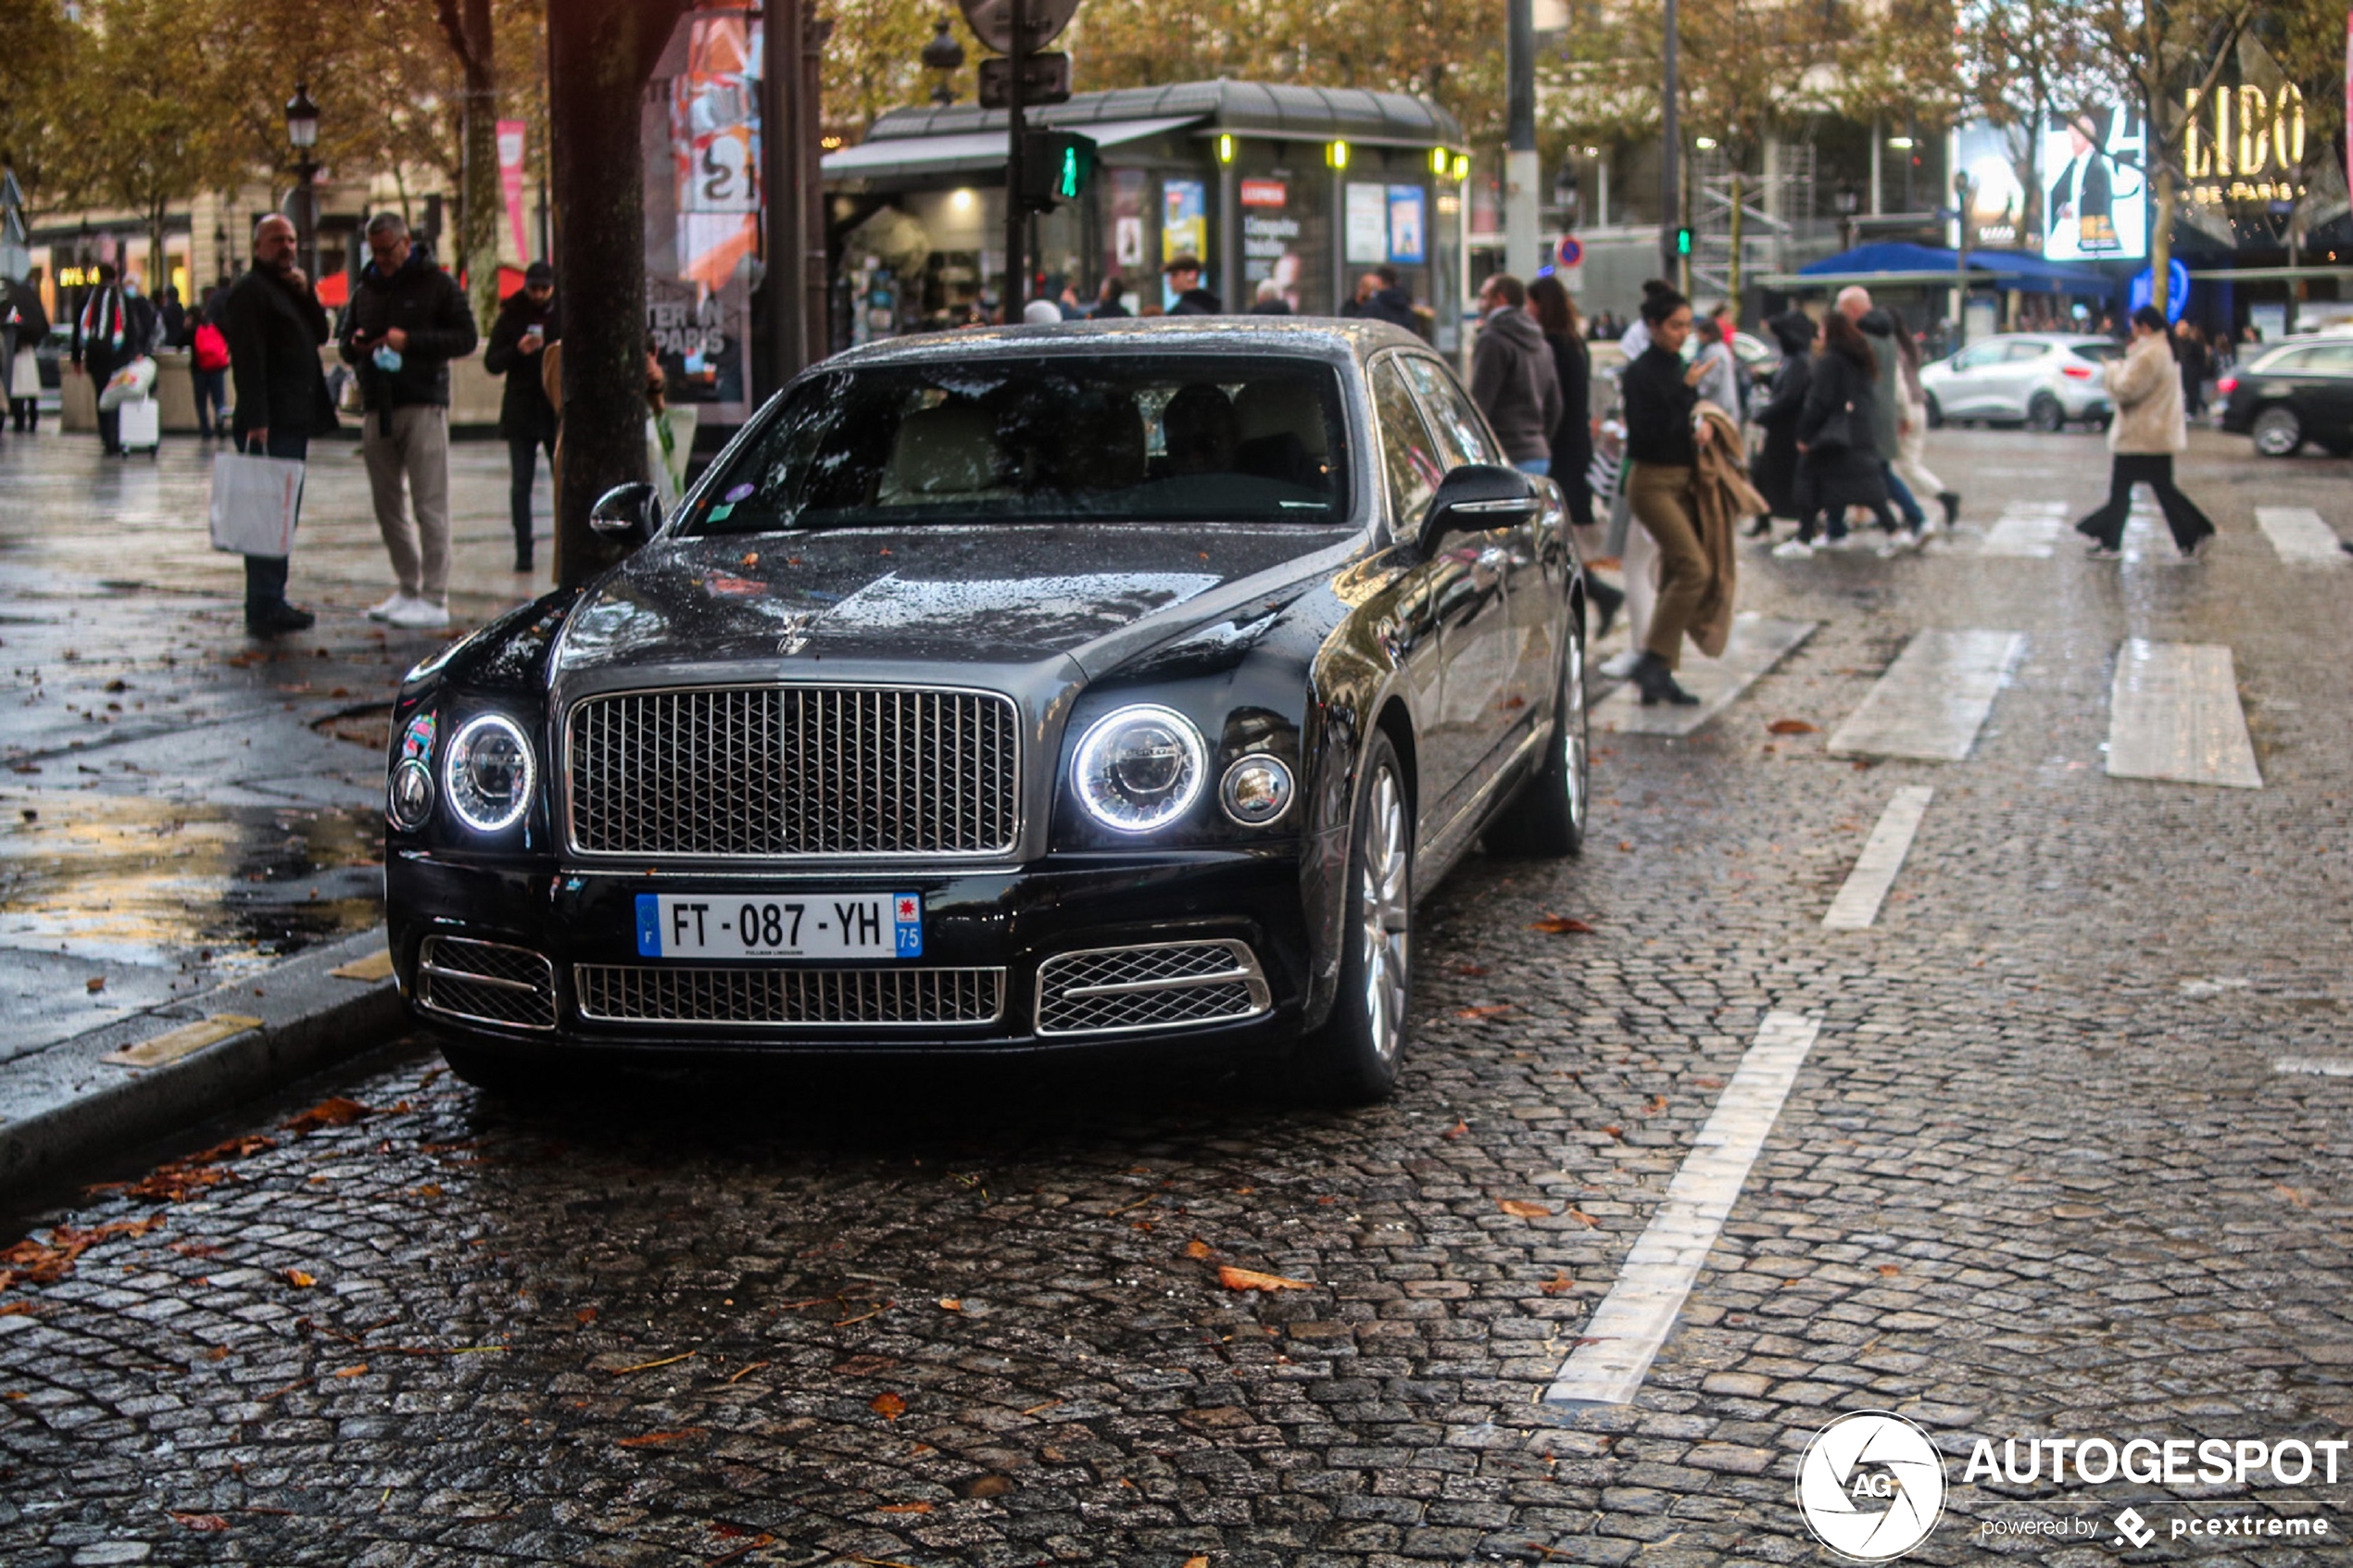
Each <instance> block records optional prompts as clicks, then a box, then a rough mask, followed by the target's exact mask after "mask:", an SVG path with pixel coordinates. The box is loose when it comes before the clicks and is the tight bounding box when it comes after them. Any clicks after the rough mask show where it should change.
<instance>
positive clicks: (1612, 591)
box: [1528, 274, 1626, 639]
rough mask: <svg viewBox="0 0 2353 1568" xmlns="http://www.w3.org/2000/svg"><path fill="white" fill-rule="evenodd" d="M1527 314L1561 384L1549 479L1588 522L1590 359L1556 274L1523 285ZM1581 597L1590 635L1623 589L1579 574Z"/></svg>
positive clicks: (1600, 630) (1606, 621)
mask: <svg viewBox="0 0 2353 1568" xmlns="http://www.w3.org/2000/svg"><path fill="white" fill-rule="evenodd" d="M1528 310H1529V314H1530V315H1532V316H1534V317H1535V318H1536V324H1537V326H1539V327H1541V328H1542V329H1543V332H1544V342H1545V343H1546V344H1547V345H1550V346H1551V348H1552V351H1553V370H1554V373H1555V374H1556V375H1558V376H1559V378H1560V383H1561V417H1560V420H1559V422H1557V423H1556V424H1554V426H1553V441H1552V446H1553V480H1554V483H1557V484H1558V485H1559V486H1560V487H1561V492H1562V494H1563V495H1567V497H1568V521H1570V522H1571V523H1572V524H1574V525H1575V526H1577V527H1579V528H1591V527H1592V526H1593V481H1592V475H1591V473H1590V472H1589V471H1588V470H1591V469H1592V466H1593V358H1592V353H1591V352H1590V351H1589V350H1588V349H1587V348H1586V346H1585V323H1584V322H1583V321H1582V320H1579V318H1578V315H1577V306H1576V304H1575V303H1574V302H1573V301H1571V300H1570V298H1569V297H1568V290H1567V289H1566V288H1563V287H1562V286H1561V281H1560V280H1559V279H1558V278H1555V277H1553V276H1551V275H1549V274H1547V275H1546V276H1544V277H1541V278H1539V279H1537V280H1536V281H1535V282H1531V283H1529V285H1528ZM1585 592H1586V596H1588V597H1589V598H1591V599H1592V602H1593V608H1594V612H1595V614H1596V615H1597V617H1598V619H1597V620H1596V621H1594V622H1593V635H1594V637H1595V638H1596V639H1599V638H1600V637H1601V636H1602V635H1603V634H1604V633H1607V632H1608V631H1609V627H1610V622H1611V621H1615V620H1617V612H1618V610H1619V609H1620V608H1622V607H1623V606H1624V605H1625V603H1626V591H1625V590H1624V589H1623V588H1620V587H1618V586H1617V584H1615V583H1606V582H1604V581H1603V580H1602V579H1601V578H1599V577H1596V576H1594V575H1593V574H1592V571H1591V570H1588V571H1586V573H1585Z"/></svg>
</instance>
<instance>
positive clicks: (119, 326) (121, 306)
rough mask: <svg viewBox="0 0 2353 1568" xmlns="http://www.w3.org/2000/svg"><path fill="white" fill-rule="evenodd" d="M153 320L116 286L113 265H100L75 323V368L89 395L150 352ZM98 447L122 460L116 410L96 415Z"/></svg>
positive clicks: (103, 409) (109, 409)
mask: <svg viewBox="0 0 2353 1568" xmlns="http://www.w3.org/2000/svg"><path fill="white" fill-rule="evenodd" d="M148 320H150V318H149V317H148V315H147V312H146V310H145V308H144V307H143V302H141V301H140V300H139V299H138V297H137V296H136V295H133V294H132V292H131V291H129V290H127V289H125V288H124V287H123V286H122V285H121V284H120V283H118V282H115V270H114V266H113V264H112V263H111V262H106V261H101V262H99V263H98V286H97V287H96V288H95V289H94V290H93V291H91V295H90V297H89V298H88V299H85V300H83V301H82V314H81V315H79V316H77V317H75V318H74V323H73V362H74V363H75V364H76V365H79V366H81V367H82V370H83V372H84V373H85V374H87V375H88V376H89V378H90V390H91V391H92V392H93V393H99V392H103V391H105V390H106V386H107V382H108V381H110V380H111V379H113V376H114V373H115V372H116V371H117V370H120V369H122V368H123V367H124V366H125V365H128V364H129V363H131V361H132V360H133V359H136V358H139V356H141V355H142V354H145V352H147V349H148V348H149V347H150V346H151V345H149V343H148V341H147V336H146V332H147V322H148ZM98 445H100V446H101V447H103V448H104V449H105V451H106V454H107V456H108V457H110V458H120V457H121V456H122V418H121V415H120V412H119V411H118V410H116V409H113V408H101V409H99V410H98Z"/></svg>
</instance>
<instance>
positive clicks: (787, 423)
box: [685, 353, 1348, 534]
mask: <svg viewBox="0 0 2353 1568" xmlns="http://www.w3.org/2000/svg"><path fill="white" fill-rule="evenodd" d="M1347 474H1348V463H1347V437H1346V426H1345V424H1344V423H1343V421H1342V416H1341V413H1340V374H1339V372H1338V371H1337V370H1334V369H1333V368H1331V367H1330V366H1327V365H1323V364H1319V363H1316V362H1315V361H1313V360H1308V359H1301V358H1290V359H1282V358H1250V357H1238V356H1232V355H1214V356H1213V355H1202V354H1192V355H1138V354H1129V353H1118V354H1103V355H1100V356H1080V355H1052V356H1041V357H1038V358H1010V357H1006V358H997V357H984V356H974V357H965V358H954V359H950V358H945V357H943V358H938V359H926V360H922V361H916V362H903V361H902V362H895V363H884V364H879V365H852V366H846V367H843V368H840V369H837V370H830V371H825V372H822V373H820V374H818V375H815V376H812V377H811V378H809V379H808V380H807V381H804V382H801V383H799V384H798V385H797V386H795V387H794V388H793V390H792V392H791V393H790V394H789V395H788V398H787V400H786V404H785V406H784V407H783V408H781V409H779V410H778V411H777V414H776V416H775V417H774V418H773V419H771V420H767V421H766V422H765V424H764V425H763V426H762V427H761V430H760V431H759V433H757V435H756V436H755V437H754V439H753V440H752V441H751V442H749V444H747V445H746V446H745V447H744V448H743V449H742V450H741V451H740V452H738V453H737V454H736V456H735V457H734V458H731V459H730V460H729V462H728V464H727V467H726V470H725V471H724V472H722V473H719V474H715V475H714V476H712V478H711V482H710V483H706V484H705V485H703V487H702V488H701V490H700V492H699V493H698V499H697V501H696V503H695V507H694V509H693V511H692V512H691V513H690V515H689V516H688V518H687V520H686V525H685V531H686V533H705V534H708V533H764V532H770V531H774V530H780V529H805V528H859V527H888V528H901V527H909V526H922V525H923V524H925V523H930V522H951V523H952V522H968V521H1000V520H1004V519H1009V518H1011V519H1021V520H1025V521H1038V520H1042V521H1080V520H1088V519H1094V520H1101V521H1112V522H1177V521H1219V522H1237V523H1252V522H1301V523H1321V524H1326V525H1330V524H1334V523H1338V522H1340V521H1343V519H1344V518H1345V516H1346V514H1347V509H1348V495H1347Z"/></svg>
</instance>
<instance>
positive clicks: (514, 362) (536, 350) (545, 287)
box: [482, 261, 560, 571]
mask: <svg viewBox="0 0 2353 1568" xmlns="http://www.w3.org/2000/svg"><path fill="white" fill-rule="evenodd" d="M558 320H560V317H559V315H558V313H557V310H556V270H555V269H554V268H552V267H550V266H548V265H547V263H546V262H544V261H535V262H533V263H532V264H531V265H530V266H529V267H528V268H526V269H524V270H523V275H522V292H521V293H520V294H517V295H513V296H512V297H511V298H510V299H509V300H508V301H507V302H506V303H505V304H504V305H501V306H500V307H498V319H497V320H496V321H493V322H492V323H491V324H490V345H489V346H488V347H487V348H484V350H483V353H482V368H483V369H484V370H488V371H489V372H490V373H491V374H492V375H494V376H504V377H506V378H507V387H506V390H505V391H504V392H502V393H501V394H499V396H498V433H499V434H500V435H503V436H505V437H506V438H507V460H508V464H509V467H510V470H511V472H512V483H511V484H510V486H509V488H508V493H507V509H508V514H509V518H510V521H512V522H513V524H514V530H515V570H516V571H530V570H531V486H532V483H533V481H534V480H535V479H536V478H537V477H538V474H539V449H540V448H541V447H543V446H544V447H546V448H547V468H548V471H549V472H550V473H553V472H554V471H555V451H556V406H555V405H554V404H552V403H550V402H548V401H547V384H546V380H545V378H544V377H543V376H542V375H541V373H540V372H541V370H542V367H543V366H544V364H545V357H546V355H547V345H549V344H551V343H554V342H555V341H556V340H557V337H558V335H559V334H558V332H557V327H556V323H557V321H558Z"/></svg>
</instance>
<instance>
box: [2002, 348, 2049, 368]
mask: <svg viewBox="0 0 2353 1568" xmlns="http://www.w3.org/2000/svg"><path fill="white" fill-rule="evenodd" d="M2050 351H2051V345H2049V344H2047V343H2013V344H2011V345H2009V353H2008V354H2007V356H2006V357H2005V358H2007V362H2008V363H2010V364H2013V365H2016V364H2019V363H2020V362H2021V361H2024V360H2028V359H2040V358H2042V357H2043V356H2044V355H2045V354H2048V353H2049V352H2050Z"/></svg>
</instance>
